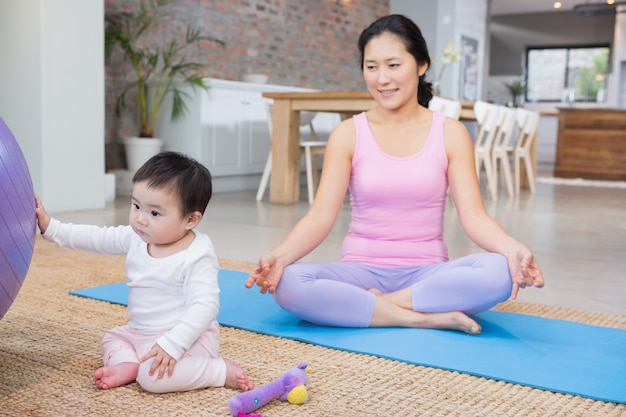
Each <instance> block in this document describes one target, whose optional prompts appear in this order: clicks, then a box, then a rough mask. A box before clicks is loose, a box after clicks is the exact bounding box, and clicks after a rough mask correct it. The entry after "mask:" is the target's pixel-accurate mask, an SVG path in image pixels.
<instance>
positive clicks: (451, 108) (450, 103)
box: [428, 96, 461, 120]
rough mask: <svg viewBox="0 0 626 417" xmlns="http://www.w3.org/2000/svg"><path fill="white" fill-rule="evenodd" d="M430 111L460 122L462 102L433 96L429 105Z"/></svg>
mask: <svg viewBox="0 0 626 417" xmlns="http://www.w3.org/2000/svg"><path fill="white" fill-rule="evenodd" d="M428 108H429V109H430V110H436V111H440V112H442V113H443V114H445V115H446V116H448V117H450V118H452V119H455V120H459V118H460V117H461V102H460V101H459V100H451V99H447V98H443V97H439V96H433V98H432V99H431V100H430V102H429V103H428Z"/></svg>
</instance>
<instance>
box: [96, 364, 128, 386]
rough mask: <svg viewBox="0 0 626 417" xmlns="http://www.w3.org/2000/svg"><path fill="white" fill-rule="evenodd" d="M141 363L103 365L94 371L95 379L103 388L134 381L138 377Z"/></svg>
mask: <svg viewBox="0 0 626 417" xmlns="http://www.w3.org/2000/svg"><path fill="white" fill-rule="evenodd" d="M138 369H139V364H138V363H135V362H123V363H120V364H117V365H113V366H103V367H102V368H98V369H96V372H94V373H93V381H94V382H95V383H96V385H97V386H99V387H100V388H102V389H109V388H115V387H119V386H121V385H125V384H128V383H130V382H133V381H134V380H135V379H136V378H137V370H138Z"/></svg>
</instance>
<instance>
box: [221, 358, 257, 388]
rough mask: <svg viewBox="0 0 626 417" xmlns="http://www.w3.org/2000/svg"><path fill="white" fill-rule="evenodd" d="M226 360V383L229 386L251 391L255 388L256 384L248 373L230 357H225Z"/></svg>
mask: <svg viewBox="0 0 626 417" xmlns="http://www.w3.org/2000/svg"><path fill="white" fill-rule="evenodd" d="M224 362H226V382H225V383H224V385H226V386H227V387H228V388H233V389H240V390H242V391H249V390H251V389H253V388H254V384H253V383H252V381H250V378H248V375H246V373H245V372H244V370H243V369H241V368H240V367H239V366H238V365H236V364H235V363H234V362H233V361H231V360H230V359H226V358H224Z"/></svg>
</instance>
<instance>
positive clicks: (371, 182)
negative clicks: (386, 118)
mask: <svg viewBox="0 0 626 417" xmlns="http://www.w3.org/2000/svg"><path fill="white" fill-rule="evenodd" d="M353 119H354V122H355V124H356V145H355V149H354V156H353V158H352V173H351V177H350V203H351V205H352V221H351V223H350V229H349V230H348V234H347V236H346V237H345V239H344V242H343V248H342V256H341V260H342V261H344V262H359V263H365V264H370V265H380V266H418V265H427V264H431V263H435V262H443V261H447V260H448V249H447V247H446V244H445V242H444V241H443V216H444V211H445V205H446V196H447V189H448V179H447V170H448V158H447V156H446V151H445V146H444V140H443V125H444V122H445V116H444V114H443V113H440V112H433V118H432V123H431V127H430V132H429V134H428V139H427V141H426V143H425V144H424V147H423V148H422V149H421V150H420V151H419V152H418V153H416V154H415V155H412V156H409V157H402V158H400V157H394V156H390V155H388V154H386V153H385V152H383V150H382V149H381V148H380V147H379V146H378V144H377V143H376V140H375V139H374V136H373V134H372V131H371V129H370V127H369V124H368V121H367V117H366V115H365V113H360V114H358V115H356V116H354V118H353Z"/></svg>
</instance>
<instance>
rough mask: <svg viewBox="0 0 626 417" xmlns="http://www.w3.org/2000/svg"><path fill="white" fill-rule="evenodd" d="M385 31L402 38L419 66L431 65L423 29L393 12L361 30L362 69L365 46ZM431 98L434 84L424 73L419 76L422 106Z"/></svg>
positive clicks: (360, 51)
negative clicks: (427, 79)
mask: <svg viewBox="0 0 626 417" xmlns="http://www.w3.org/2000/svg"><path fill="white" fill-rule="evenodd" d="M383 33H390V34H392V35H395V36H397V37H398V38H400V39H401V40H402V42H403V43H404V47H405V48H406V50H407V52H408V53H410V54H411V55H413V58H414V59H415V62H416V63H417V65H418V66H420V65H423V64H425V63H426V64H428V66H429V67H430V55H429V54H428V46H427V45H426V40H425V39H424V36H422V31H421V30H420V29H419V27H417V25H416V24H415V23H414V22H413V21H412V20H411V19H409V18H408V17H406V16H403V15H400V14H391V15H388V16H383V17H381V18H380V19H378V20H376V21H375V22H374V23H372V24H371V25H369V27H367V28H366V29H365V30H364V31H363V32H361V36H359V42H358V45H359V54H360V61H361V71H363V60H364V56H363V54H364V51H365V46H366V45H367V44H368V42H369V41H370V40H372V38H375V37H376V36H380V35H382V34H383ZM431 98H433V85H432V83H430V82H428V81H426V73H424V75H422V76H421V77H419V85H418V88H417V101H418V102H419V103H420V104H421V105H422V106H425V107H428V103H429V102H430V99H431Z"/></svg>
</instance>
